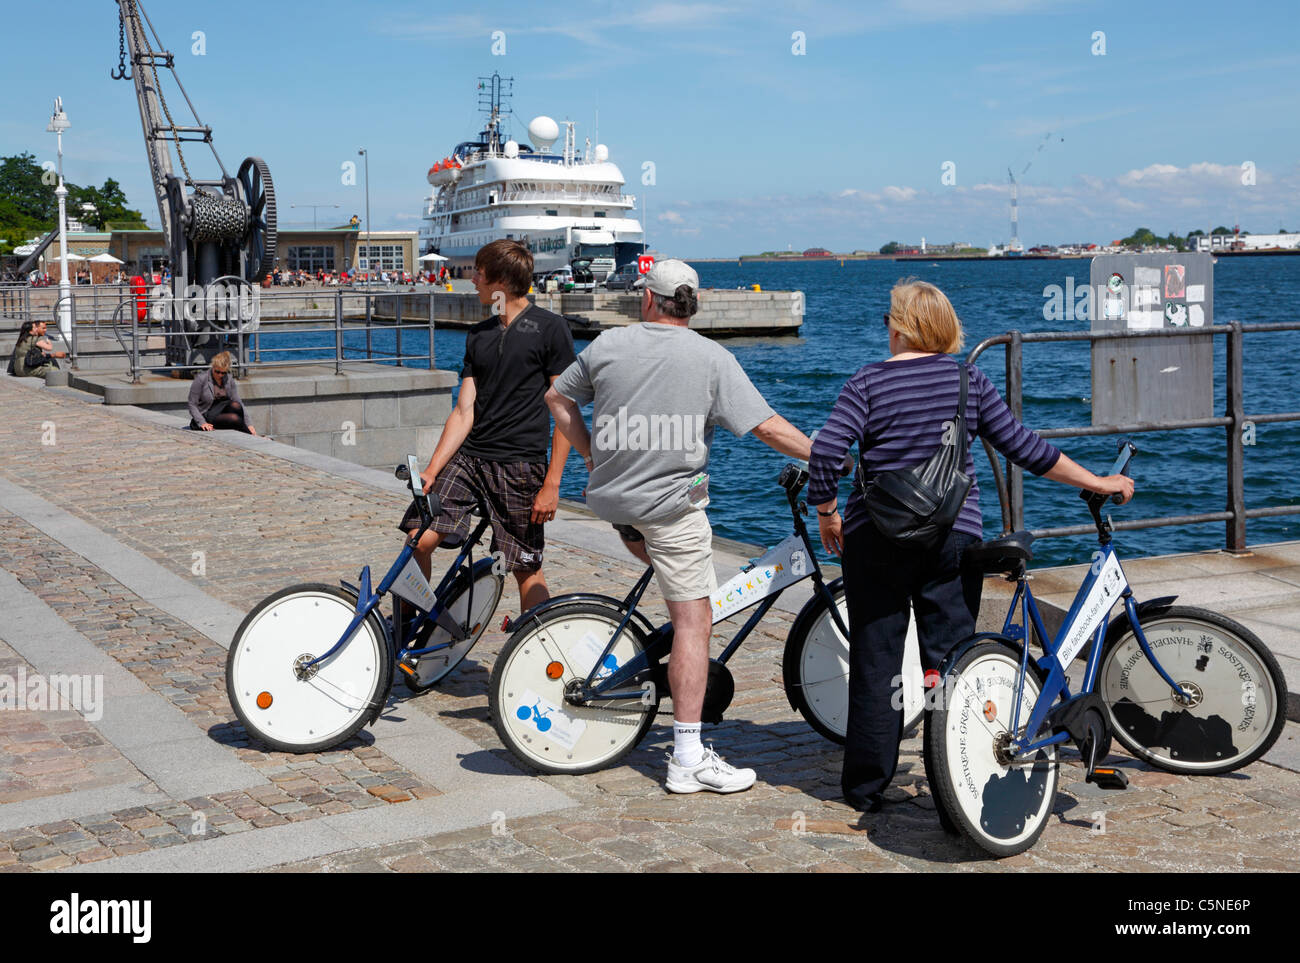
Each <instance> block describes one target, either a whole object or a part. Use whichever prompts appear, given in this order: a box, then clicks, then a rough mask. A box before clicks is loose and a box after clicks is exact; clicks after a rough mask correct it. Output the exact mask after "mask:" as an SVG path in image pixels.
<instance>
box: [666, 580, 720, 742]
mask: <svg viewBox="0 0 1300 963" xmlns="http://www.w3.org/2000/svg"><path fill="white" fill-rule="evenodd" d="M710 614H711V613H710V612H709V600H708V599H707V598H703V599H691V600H690V601H689V602H669V603H668V618H669V619H671V620H672V623H673V654H672V657H671V658H670V659H669V660H668V686H669V688H670V689H672V693H673V722H674V723H696V724H698V723H699V721H700V718H701V716H702V715H703V713H704V689H705V686H706V685H707V684H708V680H709V636H710V634H711V630H712V627H713V620H712V619H711V618H710V617H709V616H710Z"/></svg>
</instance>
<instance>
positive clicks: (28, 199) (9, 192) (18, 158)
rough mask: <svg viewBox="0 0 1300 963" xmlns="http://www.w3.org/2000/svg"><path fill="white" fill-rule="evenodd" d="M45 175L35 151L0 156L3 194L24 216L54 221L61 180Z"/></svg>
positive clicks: (0, 180) (0, 193) (0, 176)
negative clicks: (57, 192) (32, 152)
mask: <svg viewBox="0 0 1300 963" xmlns="http://www.w3.org/2000/svg"><path fill="white" fill-rule="evenodd" d="M44 175H45V171H44V170H43V169H42V168H41V166H40V165H39V164H37V163H36V155H35V154H27V153H23V154H15V155H14V156H12V157H3V158H0V197H5V198H8V199H9V200H10V201H11V202H13V205H14V208H15V209H16V210H17V211H19V212H20V213H21V214H23V215H24V216H25V217H30V218H34V219H35V220H38V221H52V220H54V218H55V217H56V216H57V215H58V211H59V206H58V201H57V199H56V198H55V196H54V188H55V187H56V186H57V184H58V182H57V181H55V180H54V179H53V177H52V176H51V177H45V176H44ZM45 181H50V183H45Z"/></svg>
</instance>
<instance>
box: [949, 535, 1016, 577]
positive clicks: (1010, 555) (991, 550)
mask: <svg viewBox="0 0 1300 963" xmlns="http://www.w3.org/2000/svg"><path fill="white" fill-rule="evenodd" d="M1033 543H1034V536H1033V535H1032V534H1031V533H1030V532H1012V533H1011V534H1010V535H1004V536H1002V537H1001V538H994V539H990V540H989V541H987V542H977V543H976V544H974V545H972V546H971V547H970V548H968V549H966V551H965V552H964V553H962V558H961V561H962V565H963V566H964V567H966V568H969V569H975V570H977V571H980V572H984V573H985V574H992V573H995V572H1007V573H1010V572H1018V571H1020V569H1021V567H1022V566H1023V565H1024V564H1025V563H1026V562H1028V561H1030V560H1031V559H1032V558H1033V557H1034V552H1033V549H1031V548H1030V547H1029V546H1030V545H1032V544H1033Z"/></svg>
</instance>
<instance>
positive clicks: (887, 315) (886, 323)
mask: <svg viewBox="0 0 1300 963" xmlns="http://www.w3.org/2000/svg"><path fill="white" fill-rule="evenodd" d="M885 327H889V312H888V311H886V312H885Z"/></svg>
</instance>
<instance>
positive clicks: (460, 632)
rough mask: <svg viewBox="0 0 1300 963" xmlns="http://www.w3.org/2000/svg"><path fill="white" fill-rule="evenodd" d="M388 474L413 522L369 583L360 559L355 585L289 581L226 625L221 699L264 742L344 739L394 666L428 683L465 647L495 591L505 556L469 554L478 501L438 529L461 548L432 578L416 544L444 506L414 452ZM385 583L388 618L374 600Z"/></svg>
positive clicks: (286, 746) (475, 636)
mask: <svg viewBox="0 0 1300 963" xmlns="http://www.w3.org/2000/svg"><path fill="white" fill-rule="evenodd" d="M395 474H396V475H397V477H398V478H400V479H402V480H404V481H405V482H406V483H407V487H408V488H409V489H410V491H411V495H412V497H413V498H414V499H415V505H416V507H417V508H418V510H419V513H420V527H419V529H418V530H417V531H416V532H415V533H414V534H413V535H412V536H410V537H409V538H408V539H407V540H406V541H405V543H404V544H403V545H402V548H401V551H399V552H398V555H397V558H396V559H395V560H394V562H393V564H392V566H391V567H390V568H389V570H388V572H387V574H385V575H384V577H383V578H382V579H381V580H380V582H379V585H378V586H377V588H375V589H374V590H373V591H372V589H371V581H370V566H368V565H367V566H366V567H364V568H363V569H362V570H361V575H360V578H359V584H357V585H352V584H350V583H348V582H340V583H339V586H333V585H326V584H323V583H308V584H302V585H293V586H290V587H289V588H285V589H281V590H280V591H278V592H276V593H274V594H273V595H270V596H268V597H267V598H265V599H263V600H262V601H261V602H260V603H258V605H257V606H256V607H254V608H253V610H252V611H251V612H249V613H248V615H247V617H245V619H244V621H243V622H242V623H240V626H239V628H238V630H236V632H235V637H234V641H233V642H231V644H230V654H229V656H228V658H227V661H226V691H227V693H228V694H229V696H230V704H231V705H232V706H233V707H234V709H235V714H236V715H237V716H238V717H239V721H240V722H242V723H243V724H244V728H245V729H247V730H248V733H249V734H250V735H252V736H254V737H256V738H257V739H258V740H259V741H261V742H263V743H265V744H266V745H267V746H270V747H271V748H272V749H278V750H281V751H284V752H320V751H322V750H325V749H328V748H330V747H332V746H336V745H338V744H340V743H342V742H344V741H346V740H347V739H349V738H351V737H352V736H353V735H354V734H355V733H356V732H357V731H358V730H360V729H361V728H362V726H364V725H366V724H367V723H370V724H373V723H374V721H375V720H376V719H378V718H379V713H380V711H381V710H382V709H383V707H384V705H385V704H386V702H387V701H388V694H389V691H390V690H391V688H392V685H393V679H394V674H395V673H396V674H397V675H400V676H401V677H402V680H403V681H404V682H405V683H406V686H407V687H408V688H409V689H410V690H411V691H413V692H423V691H425V690H427V689H429V688H431V687H432V686H434V685H436V684H437V683H438V682H439V681H441V680H442V679H443V678H445V677H446V676H447V675H448V674H449V673H450V672H451V671H452V670H453V669H455V668H456V666H458V665H459V664H460V663H461V662H462V661H463V660H464V658H465V657H466V656H467V655H468V654H469V651H470V649H472V648H473V647H474V643H476V642H477V641H478V640H479V639H480V638H481V637H482V635H483V632H484V630H485V629H486V627H487V625H488V622H489V621H490V620H491V618H492V616H493V613H494V612H495V611H496V608H497V604H498V603H499V602H500V601H501V593H502V588H503V585H504V582H505V575H504V571H503V567H502V566H501V565H499V564H498V561H497V560H496V559H495V558H493V557H485V558H480V559H478V560H477V561H476V560H475V559H474V554H473V553H474V547H475V545H476V544H477V543H478V542H479V540H480V539H481V538H482V536H483V533H484V532H485V531H486V529H487V527H488V524H489V521H488V512H487V507H486V505H484V504H483V503H482V500H481V499H480V502H479V506H478V510H477V514H478V522H477V523H476V524H475V526H474V528H473V529H472V531H471V532H470V534H469V536H468V537H467V538H465V539H464V541H463V542H458V541H456V540H455V539H454V538H452V539H444V541H443V543H442V547H445V548H448V549H452V548H456V547H459V549H460V551H459V553H458V554H457V555H456V558H455V560H454V561H453V562H452V563H451V565H449V566H448V568H447V569H446V571H445V573H444V574H443V576H442V579H441V580H440V581H439V583H438V585H437V587H436V588H434V587H431V586H430V585H429V582H428V580H427V579H426V578H425V577H424V575H423V573H421V571H420V569H419V566H418V565H417V564H416V562H415V559H414V557H413V553H414V549H415V545H416V543H418V541H419V540H420V536H422V535H423V534H424V533H425V532H426V531H427V530H428V529H429V527H430V526H431V525H432V524H433V520H434V518H436V517H437V516H438V515H439V514H441V511H442V509H441V506H440V505H439V503H438V497H437V496H436V495H433V494H429V495H426V494H425V493H424V490H423V485H422V483H421V481H420V471H419V468H418V467H417V465H416V461H415V458H414V456H408V458H407V464H405V465H400V466H398V468H397V470H396V472H395ZM390 592H391V593H392V595H393V608H392V616H391V617H389V618H385V617H383V616H382V614H381V612H380V602H381V601H382V600H383V597H384V596H385V595H386V594H388V593H390ZM399 600H400V601H399Z"/></svg>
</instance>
